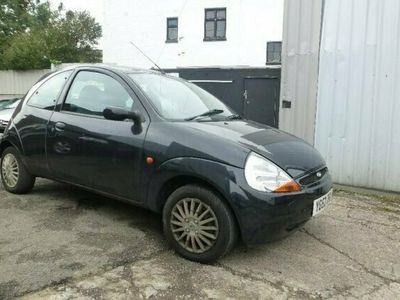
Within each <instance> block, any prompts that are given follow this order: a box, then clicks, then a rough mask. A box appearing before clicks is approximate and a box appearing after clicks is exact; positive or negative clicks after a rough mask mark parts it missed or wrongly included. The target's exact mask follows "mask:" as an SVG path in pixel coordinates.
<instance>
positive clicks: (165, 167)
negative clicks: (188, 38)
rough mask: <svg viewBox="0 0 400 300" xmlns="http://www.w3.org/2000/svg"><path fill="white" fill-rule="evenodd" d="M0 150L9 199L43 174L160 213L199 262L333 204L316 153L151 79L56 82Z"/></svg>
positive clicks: (27, 105) (181, 86)
mask: <svg viewBox="0 0 400 300" xmlns="http://www.w3.org/2000/svg"><path fill="white" fill-rule="evenodd" d="M0 151H1V157H2V160H1V178H2V183H3V185H4V187H5V189H6V190H7V191H9V192H11V193H27V192H29V191H30V190H31V189H32V188H33V186H34V182H35V178H36V177H44V178H49V179H53V180H57V181H61V182H65V183H70V184H73V185H76V186H79V187H82V188H85V189H88V190H90V191H94V192H97V193H100V194H103V195H106V196H109V197H111V198H114V199H117V200H122V201H127V202H129V203H132V204H135V205H138V206H142V207H145V208H147V209H149V210H152V211H154V212H157V213H160V214H161V215H162V221H163V228H164V233H165V236H166V239H167V240H168V242H169V243H170V245H171V246H172V247H173V248H174V249H175V250H176V252H178V253H179V254H180V255H182V256H183V257H185V258H187V259H190V260H194V261H199V262H211V261H213V260H215V259H217V258H219V257H221V256H223V255H225V254H227V253H228V252H229V251H230V250H231V249H232V248H233V246H234V245H235V243H236V242H237V241H238V240H239V239H240V240H241V241H242V242H243V243H245V244H247V245H254V244H259V243H263V242H265V241H270V240H275V239H278V238H282V237H284V236H286V235H288V234H289V233H290V232H292V231H293V230H295V229H296V228H298V227H299V226H301V225H302V224H304V223H305V222H306V221H308V220H309V219H310V218H311V217H312V216H313V215H315V214H317V213H319V212H320V211H321V210H323V209H324V208H325V206H326V205H327V204H328V202H329V201H330V199H331V197H332V190H331V188H332V184H331V178H330V175H329V173H328V169H327V167H326V164H325V162H324V160H323V159H322V157H321V156H320V154H319V153H318V152H317V151H316V150H315V149H314V148H313V147H312V146H310V145H309V144H307V143H306V142H304V141H302V140H300V139H298V138H296V137H294V136H292V135H289V134H287V133H284V132H282V131H280V130H278V129H275V128H271V127H268V126H265V125H262V124H258V123H255V122H252V121H249V120H244V119H242V118H241V117H239V116H238V115H237V114H235V113H234V112H233V111H232V110H231V109H230V108H229V107H227V106H226V105H225V104H223V103H222V102H221V101H219V100H218V99H216V98H215V97H214V96H212V95H211V94H209V93H207V92H206V91H204V90H202V89H201V88H199V87H198V86H196V85H194V84H192V83H189V82H187V81H185V80H182V79H179V78H175V77H171V76H168V75H165V74H163V73H160V72H155V71H149V70H136V69H123V68H110V67H82V66H80V67H74V68H70V69H67V70H62V71H59V72H56V73H52V74H50V75H48V76H47V77H46V78H44V79H42V80H40V81H39V82H38V83H36V84H35V85H34V86H33V87H32V88H31V90H30V91H29V92H28V93H27V94H26V96H25V97H24V99H23V101H22V102H21V103H20V104H19V106H18V107H17V109H16V111H15V112H14V114H13V117H12V119H11V121H10V122H9V123H8V126H7V128H6V130H5V133H4V136H3V138H2V140H1V144H0Z"/></svg>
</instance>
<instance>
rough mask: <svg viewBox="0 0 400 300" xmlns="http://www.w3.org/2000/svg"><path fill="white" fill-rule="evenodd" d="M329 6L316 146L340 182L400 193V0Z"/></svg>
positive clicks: (336, 1) (345, 0) (337, 1)
mask: <svg viewBox="0 0 400 300" xmlns="http://www.w3.org/2000/svg"><path fill="white" fill-rule="evenodd" d="M325 4H326V5H325V8H324V12H325V13H324V21H323V31H322V41H321V50H320V64H319V65H320V71H319V89H318V103H317V123H316V139H315V145H316V147H317V148H318V150H320V152H321V153H322V155H323V156H324V157H325V158H326V160H327V164H328V166H329V168H330V170H331V173H332V174H333V178H334V180H335V181H336V182H338V183H342V184H348V185H357V186H366V187H371V188H377V189H385V190H392V191H400V1H398V0H351V1H349V0H325Z"/></svg>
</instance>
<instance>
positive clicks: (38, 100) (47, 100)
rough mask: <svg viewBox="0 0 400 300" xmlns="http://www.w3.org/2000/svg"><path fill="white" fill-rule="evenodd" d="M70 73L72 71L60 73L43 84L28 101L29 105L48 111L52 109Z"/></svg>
mask: <svg viewBox="0 0 400 300" xmlns="http://www.w3.org/2000/svg"><path fill="white" fill-rule="evenodd" d="M71 73H72V71H66V72H62V73H60V74H57V75H55V76H53V77H51V78H50V79H49V80H47V81H46V82H45V83H43V84H42V85H41V86H40V87H39V88H38V90H37V91H36V92H35V93H34V94H33V96H32V97H31V98H30V99H29V102H28V103H29V105H32V106H35V107H39V108H44V109H50V110H52V109H54V106H55V103H56V100H57V97H58V95H59V94H60V92H61V90H62V88H63V87H64V84H65V82H66V81H67V79H68V77H69V76H70V75H71Z"/></svg>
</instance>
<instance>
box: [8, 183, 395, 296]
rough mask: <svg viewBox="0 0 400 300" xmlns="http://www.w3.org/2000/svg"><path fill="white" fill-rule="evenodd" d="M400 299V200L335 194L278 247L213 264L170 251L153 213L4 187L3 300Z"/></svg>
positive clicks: (57, 187) (65, 191)
mask: <svg viewBox="0 0 400 300" xmlns="http://www.w3.org/2000/svg"><path fill="white" fill-rule="evenodd" d="M17 296H23V298H26V299H46V298H48V299H75V298H79V299H134V298H167V299H173V298H180V299H185V298H229V297H230V298H241V299H287V298H296V299H298V298H305V299H307V298H331V297H333V298H336V299H340V298H353V297H355V298H366V299H379V298H380V299H400V199H398V196H363V195H360V194H354V193H347V192H336V193H335V194H334V201H333V203H332V205H331V206H330V207H329V208H328V209H327V210H326V211H325V212H323V213H322V214H321V215H320V216H318V217H316V218H314V219H312V220H311V221H310V222H309V223H307V224H306V226H305V228H304V229H302V230H300V231H298V232H296V233H295V234H293V235H292V236H290V237H289V238H287V239H285V240H282V241H280V242H276V243H271V244H266V245H264V246H262V247H257V248H252V249H246V248H245V247H243V246H240V247H238V248H237V249H236V250H235V251H234V253H232V254H231V255H229V256H228V257H226V258H224V259H222V260H220V261H218V262H217V263H215V264H213V265H201V264H197V263H192V262H189V261H186V260H184V259H182V258H180V257H178V256H177V255H175V254H174V253H173V252H172V251H171V250H169V249H168V247H167V245H166V244H165V241H164V239H163V237H162V231H161V222H160V218H159V216H158V215H156V214H153V213H150V212H147V211H145V210H143V209H140V208H136V207H133V206H129V205H126V204H122V203H119V202H116V201H113V200H110V199H107V198H104V197H101V196H97V195H95V194H91V193H89V192H86V191H83V190H80V189H78V188H74V187H70V186H67V185H64V184H59V183H55V182H51V181H47V180H38V182H37V184H36V186H35V188H34V190H33V192H32V193H31V194H28V195H22V196H19V195H12V194H9V193H7V192H5V191H4V189H3V188H2V187H1V188H0V299H9V298H13V297H17Z"/></svg>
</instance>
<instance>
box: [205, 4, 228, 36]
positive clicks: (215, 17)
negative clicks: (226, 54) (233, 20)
mask: <svg viewBox="0 0 400 300" xmlns="http://www.w3.org/2000/svg"><path fill="white" fill-rule="evenodd" d="M204 40H205V41H224V40H226V8H207V9H206V10H205V20H204Z"/></svg>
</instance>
